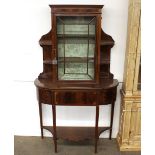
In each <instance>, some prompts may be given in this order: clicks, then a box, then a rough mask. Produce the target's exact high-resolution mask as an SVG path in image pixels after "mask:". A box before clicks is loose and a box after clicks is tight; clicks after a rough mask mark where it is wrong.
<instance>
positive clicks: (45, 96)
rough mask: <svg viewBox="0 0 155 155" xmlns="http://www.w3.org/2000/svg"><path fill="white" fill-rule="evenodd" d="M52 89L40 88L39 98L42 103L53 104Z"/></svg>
mask: <svg viewBox="0 0 155 155" xmlns="http://www.w3.org/2000/svg"><path fill="white" fill-rule="evenodd" d="M50 94H51V93H50V91H49V90H45V89H40V90H39V100H40V102H42V103H45V104H52V103H51V100H52V98H51V95H50Z"/></svg>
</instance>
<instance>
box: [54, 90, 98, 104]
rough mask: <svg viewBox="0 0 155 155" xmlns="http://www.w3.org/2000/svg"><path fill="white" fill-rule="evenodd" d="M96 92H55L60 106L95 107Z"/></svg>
mask: <svg viewBox="0 0 155 155" xmlns="http://www.w3.org/2000/svg"><path fill="white" fill-rule="evenodd" d="M96 94H97V93H96V92H55V103H56V104H58V105H95V103H96V96H97V95H96Z"/></svg>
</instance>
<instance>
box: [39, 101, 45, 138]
mask: <svg viewBox="0 0 155 155" xmlns="http://www.w3.org/2000/svg"><path fill="white" fill-rule="evenodd" d="M38 104H39V116H40V129H41V138H42V139H43V138H44V135H43V120H42V104H41V102H40V101H39V102H38Z"/></svg>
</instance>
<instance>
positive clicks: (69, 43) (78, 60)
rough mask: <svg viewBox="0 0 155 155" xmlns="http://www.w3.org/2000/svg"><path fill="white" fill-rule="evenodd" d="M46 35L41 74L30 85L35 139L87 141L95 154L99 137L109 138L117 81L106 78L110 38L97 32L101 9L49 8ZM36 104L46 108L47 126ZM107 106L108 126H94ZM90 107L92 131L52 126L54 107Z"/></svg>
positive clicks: (78, 7) (99, 6)
mask: <svg viewBox="0 0 155 155" xmlns="http://www.w3.org/2000/svg"><path fill="white" fill-rule="evenodd" d="M50 7H51V21H52V22H51V23H52V24H51V27H52V28H51V30H50V32H49V33H47V34H46V35H43V36H42V37H41V39H40V41H39V43H40V46H41V47H42V48H43V72H42V73H40V75H39V76H38V78H37V79H36V80H35V82H34V83H35V86H36V88H37V95H38V103H39V114H40V127H41V137H42V138H43V129H47V130H48V131H50V132H51V133H52V134H53V140H54V145H55V152H57V139H58V138H64V139H67V140H74V141H78V140H83V139H89V138H93V139H94V141H95V152H97V141H98V140H99V135H100V134H101V133H102V132H104V131H106V130H109V131H110V134H109V138H110V139H111V135H112V125H113V115H114V104H115V100H116V92H117V86H118V81H117V80H116V79H113V74H112V73H110V52H111V48H112V47H113V45H114V40H113V39H112V37H111V36H109V35H107V34H106V33H104V32H103V30H102V28H101V19H102V17H101V15H102V7H103V5H50ZM42 104H49V105H52V112H53V125H52V126H44V125H43V119H42ZM108 104H111V114H109V116H110V118H111V119H110V126H108V127H98V120H99V107H100V106H101V105H108ZM61 105H63V106H94V107H96V117H95V118H94V120H95V127H60V126H57V125H56V106H61Z"/></svg>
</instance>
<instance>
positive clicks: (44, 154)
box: [14, 136, 141, 155]
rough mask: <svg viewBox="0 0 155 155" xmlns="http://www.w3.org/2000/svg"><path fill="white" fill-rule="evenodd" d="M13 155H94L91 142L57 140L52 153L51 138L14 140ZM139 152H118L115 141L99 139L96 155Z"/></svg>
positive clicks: (134, 153)
mask: <svg viewBox="0 0 155 155" xmlns="http://www.w3.org/2000/svg"><path fill="white" fill-rule="evenodd" d="M14 141H15V142H14V146H15V149H14V150H15V153H14V155H95V153H94V143H93V142H92V141H84V142H78V143H73V142H68V141H62V140H58V153H57V154H55V153H54V146H53V140H52V138H44V139H43V140H42V139H41V138H40V137H23V136H15V138H14ZM140 154H141V153H140V152H120V151H119V150H118V146H117V143H116V140H115V139H113V140H108V139H100V140H99V143H98V153H97V154H96V155H140Z"/></svg>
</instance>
